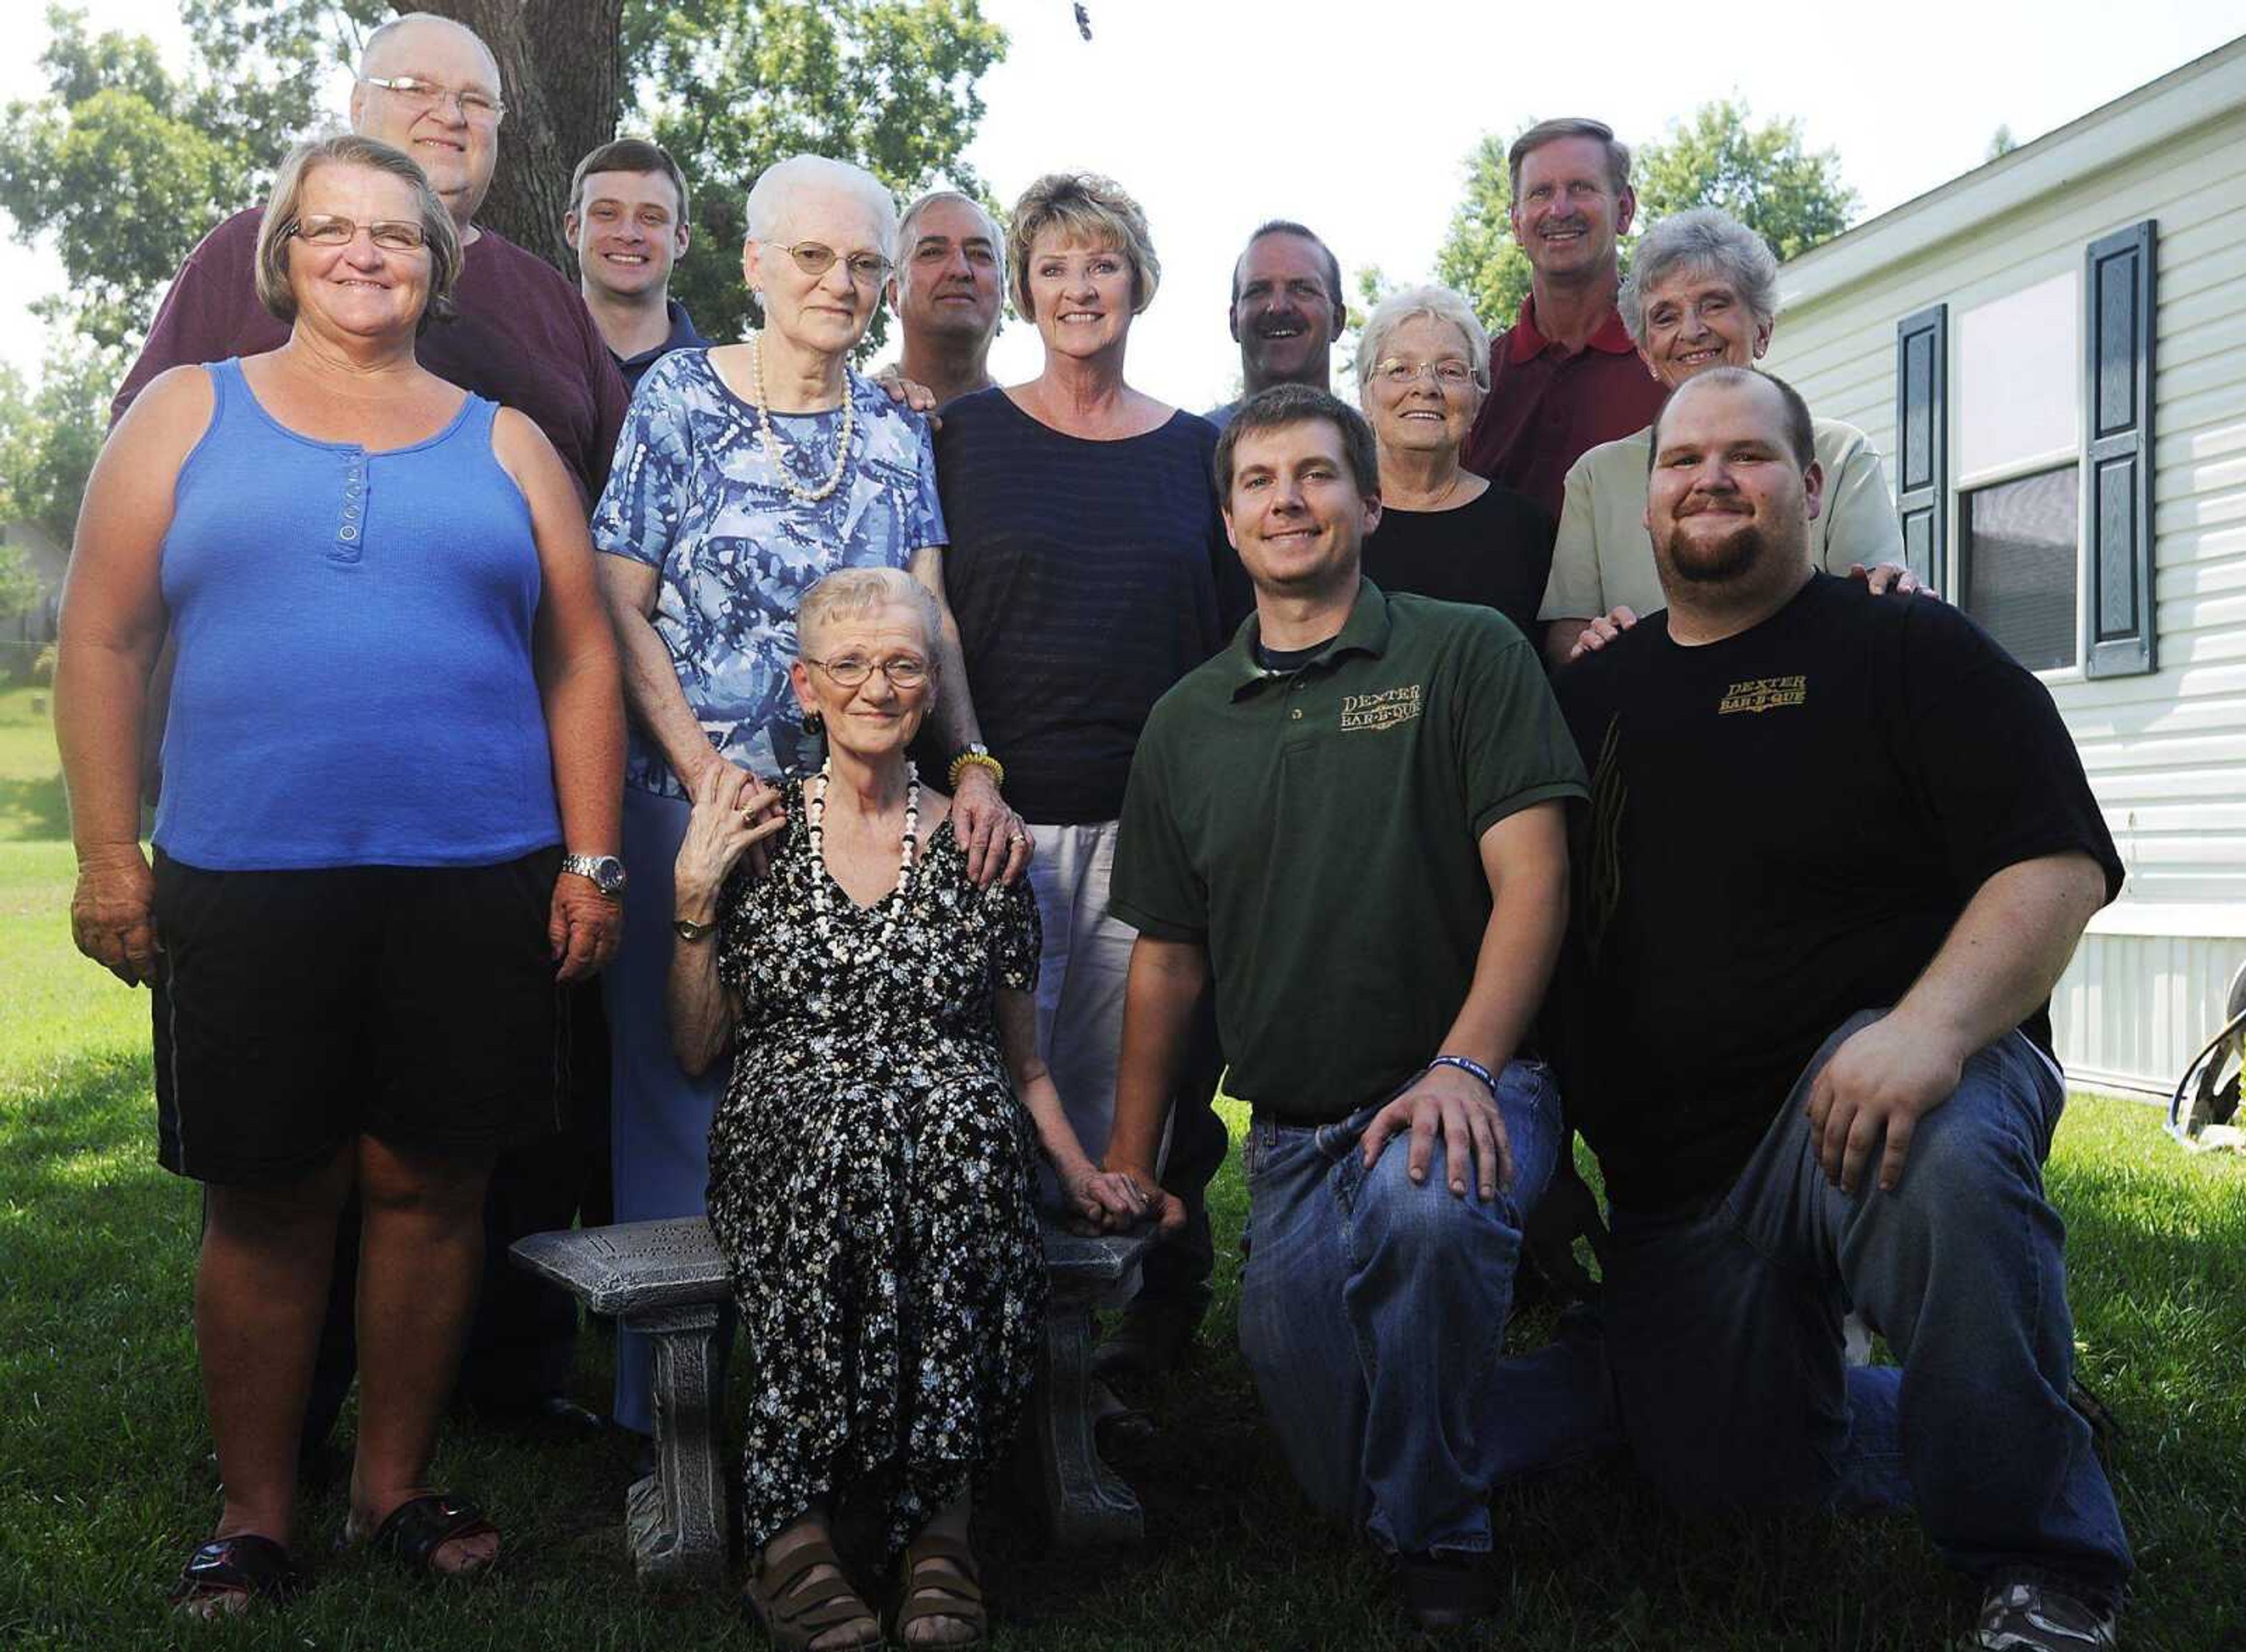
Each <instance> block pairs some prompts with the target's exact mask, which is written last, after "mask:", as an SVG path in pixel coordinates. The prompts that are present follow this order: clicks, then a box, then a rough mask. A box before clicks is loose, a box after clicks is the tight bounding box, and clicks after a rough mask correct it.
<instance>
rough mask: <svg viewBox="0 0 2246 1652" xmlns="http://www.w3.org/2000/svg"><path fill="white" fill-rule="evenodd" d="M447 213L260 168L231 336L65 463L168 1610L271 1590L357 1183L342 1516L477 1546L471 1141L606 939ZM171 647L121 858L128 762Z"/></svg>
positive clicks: (78, 693) (419, 1543)
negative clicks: (439, 1477)
mask: <svg viewBox="0 0 2246 1652" xmlns="http://www.w3.org/2000/svg"><path fill="white" fill-rule="evenodd" d="M459 261H460V248H459V239H458V232H457V231H456V230H455V229H454V228H453V224H452V221H451V219H450V218H449V216H448V215H447V214H446V210H445V207H444V205H443V203H442V202H441V201H439V198H438V197H437V195H436V194H434V192H433V191H432V189H431V188H430V187H429V185H428V183H427V181H426V180H425V179H424V178H423V176H422V174H421V172H420V170H419V167H416V165H415V164H414V163H413V161H412V160H410V159H408V158H407V157H406V156H405V154H403V153H400V152H398V150H395V149H392V148H391V147H389V146H387V145H385V144H381V143H378V142H375V141H373V140H372V139H364V138H358V137H344V138H336V139H327V140H325V141H323V142H319V143H315V144H309V145H306V146H303V147H302V148H300V149H299V150H297V151H296V153H294V154H293V155H291V156H290V157H289V160H288V161H287V162H285V163H284V164H283V166H282V171H281V175H280V177H279V178H278V180H276V183H275V186H274V196H273V201H272V204H271V206H270V207H269V209H268V211H267V212H266V214H265V217H264V220H263V224H262V229H261V232H260V236H259V243H258V255H257V288H258V295H259V296H260V298H261V299H262V300H263V301H264V303H265V304H266V306H267V307H268V308H269V309H270V310H272V312H273V313H274V314H275V315H276V316H279V317H280V318H281V319H282V320H283V321H286V322H289V323H291V329H292V330H291V332H290V336H289V342H288V343H285V344H283V345H282V347H281V348H280V349H278V350H273V351H271V352H269V353H268V354H265V355H262V356H253V357H248V358H247V359H237V360H232V361H226V362H221V363H217V364H213V365H211V366H209V367H207V368H206V367H179V368H174V369H173V370H172V371H169V372H167V373H165V374H164V375H163V376H162V377H160V378H158V379H157V380H156V381H155V382H154V383H153V384H151V385H150V386H149V388H148V389H147V391H146V392H145V393H144V394H143V395H141V397H140V398H139V399H138V400H137V401H136V402H135V403H134V405H133V409H132V411H130V412H129V413H128V414H127V415H126V418H125V419H124V420H123V421H122V422H121V423H120V424H119V426H118V428H117V430H116V432H115V433H114V435H113V436H112V438H111V440H110V442H109V445H108V446H107V448H106V449H105V451H104V452H103V453H102V456H101V460H100V462H99V465H98V466H96V467H95V470H94V474H93V478H92V482H91V484H90V485H89V486H88V489H87V493H86V499H85V509H84V512H83V514H82V515H81V518H80V520H79V529H78V545H77V547H76V551H75V553H74V554H73V556H72V559H71V575H70V600H69V602H68V603H67V605H66V607H65V615H64V622H63V635H62V643H61V649H60V656H59V660H58V666H57V670H56V724H57V732H58V736H59V738H60V740H61V744H62V752H63V763H64V768H65V772H66V774H67V776H68V778H69V784H70V790H71V804H72V822H71V829H72V834H73V836H74V837H75V839H76V840H77V847H78V866H79V874H78V891H77V894H76V896H75V897H74V899H73V901H72V903H71V919H72V924H73V928H74V930H75V934H76V938H77V941H78V946H79V948H80V949H81V950H83V951H85V953H86V954H87V955H89V956H91V957H92V958H94V959H96V960H97V961H98V962H101V963H102V964H104V965H105V966H107V967H108V968H109V969H111V970H112V971H113V972H114V973H116V974H117V975H118V976H120V977H122V978H123V979H124V980H126V981H127V982H133V983H135V984H139V983H146V984H147V985H149V986H150V987H151V988H153V996H154V1023H155V1046H156V1062H155V1065H156V1092H157V1106H158V1134H159V1156H160V1159H161V1161H162V1162H163V1164H164V1166H166V1168H167V1169H169V1170H172V1171H174V1172H175V1173H178V1174H180V1175H183V1176H189V1177H193V1178H195V1179H196V1180H200V1181H201V1182H203V1183H204V1185H205V1186H206V1188H207V1190H208V1202H207V1206H206V1209H207V1213H208V1220H207V1223H206V1227H205V1229H204V1234H203V1244H202V1253H201V1261H200V1264H199V1271H198V1274H197V1277H196V1290H195V1298H196V1308H195V1339H196V1344H197V1347H198V1349H200V1351H201V1358H202V1363H203V1386H204V1390H205V1392H206V1394H207V1395H208V1403H209V1406H210V1422H211V1433H212V1437H213V1438H214V1442H215V1443H216V1445H217V1447H218V1460H219V1472H220V1476H221V1479H222V1480H223V1482H224V1486H225V1507H224V1510H223V1512H222V1513H221V1517H220V1520H219V1526H218V1535H217V1536H216V1537H215V1538H214V1540H212V1541H211V1542H208V1543H206V1544H204V1545H203V1546H202V1547H201V1548H199V1549H197V1550H196V1551H195V1553H194V1556H193V1558H192V1559H191V1560H189V1561H188V1563H187V1567H186V1569H185V1571H184V1572H183V1573H182V1574H181V1576H180V1581H179V1585H178V1587H176V1588H175V1589H174V1593H173V1600H174V1602H175V1604H176V1605H178V1607H179V1608H180V1609H181V1610H183V1611H186V1612H190V1613H194V1614H196V1615H217V1614H220V1613H224V1612H232V1611H236V1610H240V1609H242V1608H244V1607H246V1606H248V1605H249V1604H250V1603H251V1602H253V1601H256V1600H259V1599H273V1598H277V1597H279V1596H282V1595H284V1594H287V1593H288V1592H289V1590H290V1589H291V1588H292V1587H294V1585H295V1583H296V1568H295V1567H294V1565H293V1564H292V1562H291V1561H290V1560H289V1549H288V1545H289V1533H290V1526H291V1523H292V1520H293V1518H294V1513H295V1510H294V1500H295V1488H296V1449H297V1436H298V1430H299V1426H300V1424H301V1420H302V1418H303V1412H304V1409H305V1399H306V1394H307V1390H308V1387H309V1384H310V1377H311V1370H312V1361H313V1350H314V1346H315V1343H316V1339H317V1336H318V1334H319V1329H320V1324H321V1320H322V1316H323V1309H324V1306H325V1302H326V1297H327V1291H328V1277H329V1268H330V1260H331V1258H332V1256H333V1254H334V1238H335V1230H336V1227H337V1221H338V1219H339V1215H340V1213H341V1211H342V1210H343V1207H344V1201H345V1200H346V1198H347V1196H348V1195H349V1194H350V1193H351V1191H352V1190H353V1189H354V1188H356V1189H357V1193H358V1194H359V1197H360V1201H361V1204H362V1207H363V1210H364V1216H363V1221H362V1226H361V1230H360V1240H359V1249H360V1256H361V1266H360V1274H359V1288H358V1326H357V1330H358V1357H359V1373H360V1390H359V1393H360V1415H359V1431H358V1441H357V1460H356V1462H355V1463H354V1465H353V1466H352V1471H351V1513H350V1518H349V1520H348V1523H347V1531H348V1533H350V1534H351V1535H352V1536H353V1537H356V1538H371V1540H372V1541H373V1543H374V1544H375V1545H376V1547H378V1548H381V1549H384V1550H385V1551H387V1552H389V1553H393V1554H395V1555H397V1556H398V1557H399V1558H400V1559H402V1560H405V1561H406V1562H407V1563H409V1564H411V1565H412V1566H415V1567H419V1568H422V1569H425V1570H427V1571H431V1572H439V1573H458V1572H466V1571H473V1570H475V1569H478V1568H480V1567H484V1566H487V1565H489V1564H490V1563H491V1562H492V1560H493V1559H494V1558H495V1557H496V1555H497V1553H498V1547H499V1534H498V1532H497V1530H496V1528H494V1527H493V1525H492V1524H491V1522H490V1521H489V1520H487V1519H485V1517H484V1515H483V1513H482V1512H481V1511H480V1510H479V1509H478V1508H477V1507H476V1506H475V1505H474V1504H473V1503H471V1502H468V1501H466V1499H459V1498H454V1497H451V1496H448V1495H446V1494H443V1493H439V1492H432V1490H431V1488H430V1486H429V1485H428V1481H427V1475H428V1472H429V1462H430V1456H431V1452H432V1449H433V1446H434V1445H435V1439H436V1430H437V1422H438V1417H439V1411H440V1410H441V1408H442V1406H443V1404H444V1402H445V1399H446V1396H447V1394H448V1393H449V1391H450V1390H451V1388H452V1385H453V1376H454V1372H455V1370H456V1368H457V1366H458V1364H459V1351H460V1346H461V1343H462V1340H463V1337H464V1336H465V1334H466V1327H467V1322H468V1315H469V1312H470V1309H472V1307H473V1302H474V1298H475V1292H476V1284H477V1280H478V1277H479V1274H480V1263H481V1258H482V1249H483V1227H482V1220H481V1210H482V1205H483V1194H484V1186H485V1181H486V1179H487V1176H488V1174H489V1171H490V1166H491V1164H492V1161H493V1158H494V1157H495V1156H496V1155H497V1153H498V1152H499V1151H500V1149H501V1148H503V1147H506V1146H510V1145H513V1144H514V1143H516V1142H519V1141H522V1140H526V1139H530V1138H532V1137H534V1136H535V1135H537V1134H540V1133H542V1132H547V1131H550V1130H551V1129H552V1128H553V1126H554V1109H555V1056H556V1036H557V1030H556V1026H555V982H556V981H557V980H559V981H562V982H568V981H572V980H577V979H582V978H583V977H585V976H589V975H590V974H592V972H593V971H595V970H596V969H598V968H599V967H600V966H601V964H602V962H605V961H606V959H607V958H608V956H609V954H610V953H611V952H612V951H613V950H614V948H615V946H616V935H617V931H618V928H619V924H620V910H619V907H618V904H617V900H616V896H617V894H620V889H618V888H617V887H615V880H616V874H617V871H618V868H617V865H616V860H615V858H614V857H615V854H616V845H617V819H616V816H617V794H618V791H619V788H620V786H621V785H622V779H623V709H622V702H621V697H620V685H619V681H618V676H617V668H616V649H615V642H614V637H613V634H612V633H611V632H610V630H609V625H608V622H607V616H606V614H605V612H604V611H603V609H602V605H601V602H600V597H599V593H598V589H597V586H596V581H595V577H594V574H593V559H592V549H591V546H590V543H589V540H588V539H587V536H586V531H585V519H584V514H583V512H582V508H581V507H580V506H579V505H578V503H577V498H576V493H575V488H574V486H573V485H572V483H571V481H570V479H569V476H568V472H567V471H566V470H565V469H564V468H563V466H562V465H561V460H560V459H557V458H556V457H555V452H554V450H553V448H552V447H551V446H550V445H548V443H547V440H546V438H545V437H544V436H542V435H541V433H540V432H539V430H538V427H537V426H536V425H534V424H532V423H531V422H530V421H529V420H528V419H527V418H524V417H523V416H522V415H521V414H520V413H516V412H514V411H508V410H505V409H502V408H500V407H499V406H497V405H495V404H493V403H491V402H488V401H485V400H483V399H482V398H479V397H475V396H471V395H468V394H466V393H465V392H463V391H460V390H459V389H457V388H455V387H454V386H453V385H451V384H446V383H445V382H444V381H443V380H442V379H439V378H438V377H435V376H434V375H432V374H431V373H429V372H427V371H425V370H424V369H423V368H422V367H421V366H420V365H419V364H418V363H417V361H416V360H415V357H414V339H415V337H416V334H417V331H418V330H419V326H420V325H421V323H422V322H423V320H424V317H425V316H427V315H431V314H434V315H438V316H441V315H442V314H444V313H445V309H446V293H447V290H448V289H449V288H450V286H451V284H452V282H453V276H454V275H456V274H457V272H458V270H459ZM167 629H169V631H170V632H171V634H172V636H173V637H174V642H175V644H176V647H177V651H178V667H177V674H176V676H175V678H174V686H173V690H172V704H171V714H170V720H169V723H168V725H167V729H166V732H165V738H164V768H165V781H166V784H165V787H164V795H163V802H162V806H161V808H160V812H159V813H158V815H157V819H156V829H155V846H156V864H155V867H154V869H153V872H152V870H151V868H150V867H149V864H148V862H147V861H146V860H144V859H143V858H142V854H141V850H140V844H139V842H138V832H139V800H138V787H137V779H138V775H137V766H138V765H137V760H136V753H137V752H138V751H139V750H140V731H141V725H142V722H143V719H144V716H145V713H146V690H147V682H148V676H149V671H150V669H151V667H152V666H153V663H154V660H155V656H156V653H157V649H158V648H159V646H160V643H161V642H162V641H163V639H164V636H165V633H166V631H167Z"/></svg>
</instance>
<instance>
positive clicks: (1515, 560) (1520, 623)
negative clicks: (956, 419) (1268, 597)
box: [946, 482, 1558, 642]
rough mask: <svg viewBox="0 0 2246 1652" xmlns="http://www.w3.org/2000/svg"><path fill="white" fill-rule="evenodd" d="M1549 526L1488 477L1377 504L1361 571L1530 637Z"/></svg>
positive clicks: (1391, 587) (1387, 587) (1548, 563)
mask: <svg viewBox="0 0 2246 1652" xmlns="http://www.w3.org/2000/svg"><path fill="white" fill-rule="evenodd" d="M946 508H947V509H948V508H949V501H948V500H947V501H946ZM1557 531H1558V530H1557V529H1556V528H1555V527H1554V525H1553V521H1552V519H1551V518H1550V517H1548V516H1547V515H1546V514H1545V513H1543V512H1542V510H1541V509H1539V508H1538V507H1537V506H1535V504H1533V503H1531V502H1530V501H1529V500H1527V499H1525V498H1523V497H1522V496H1521V494H1519V493H1514V491H1513V490H1512V489H1511V488H1509V487H1503V486H1499V485H1498V484H1497V483H1495V482H1492V483H1491V484H1490V485H1489V487H1488V489H1487V492H1485V493H1482V494H1480V496H1479V497H1478V498H1475V499H1474V500H1469V501H1467V503H1466V504H1464V505H1461V506H1459V507H1458V508H1457V509H1456V510H1453V511H1398V510H1385V509H1384V510H1383V511H1382V512H1381V513H1380V526H1379V527H1378V528H1376V529H1374V530H1373V534H1372V536H1371V538H1370V539H1368V540H1365V578H1367V579H1369V580H1371V581H1372V582H1373V583H1374V584H1375V585H1378V587H1379V588H1381V589H1382V590H1384V591H1391V592H1394V591H1410V592H1412V593H1413V594H1414V595H1419V596H1432V597H1433V598H1435V599H1436V600H1437V601H1438V602H1474V603H1479V604H1480V606H1481V607H1483V608H1495V609H1496V610H1497V611H1498V612H1499V613H1501V614H1502V615H1505V617H1506V618H1507V619H1508V620H1511V621H1512V622H1514V625H1515V626H1517V627H1519V628H1520V630H1521V635H1522V636H1526V637H1528V639H1529V640H1530V641H1531V642H1534V641H1535V637H1536V634H1537V631H1538V629H1540V628H1539V627H1538V625H1537V622H1536V610H1537V608H1539V607H1541V606H1542V603H1543V601H1544V584H1545V581H1546V579H1547V578H1548V576H1549V575H1550V574H1551V572H1552V539H1553V535H1554V534H1555V533H1556V532H1557Z"/></svg>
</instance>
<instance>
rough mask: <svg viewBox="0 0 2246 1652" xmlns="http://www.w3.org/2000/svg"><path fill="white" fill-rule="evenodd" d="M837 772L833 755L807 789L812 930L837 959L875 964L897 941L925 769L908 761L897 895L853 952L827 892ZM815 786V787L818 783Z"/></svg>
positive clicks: (917, 835)
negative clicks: (830, 785)
mask: <svg viewBox="0 0 2246 1652" xmlns="http://www.w3.org/2000/svg"><path fill="white" fill-rule="evenodd" d="M833 774H834V758H831V757H830V758H827V761H826V762H824V763H822V764H820V765H819V772H818V773H817V774H816V775H815V776H813V786H815V788H816V789H815V790H814V789H813V786H807V787H806V788H805V797H804V808H803V813H804V820H805V824H806V826H807V827H808V829H809V831H810V833H811V862H812V865H811V928H812V931H813V934H815V935H817V936H818V937H819V942H820V945H821V946H822V947H824V948H826V949H827V953H828V954H829V955H831V956H832V957H833V958H834V962H837V963H873V962H875V961H877V960H878V959H880V958H881V956H882V955H885V954H886V953H887V952H888V950H889V943H890V942H892V941H894V940H895V939H896V934H897V914H898V912H899V911H900V910H902V908H903V907H904V904H905V901H904V897H905V895H906V894H907V892H908V891H909V890H910V889H911V887H912V873H913V846H914V845H915V843H917V842H918V841H919V840H920V770H919V769H918V768H916V767H915V766H914V765H913V764H911V763H910V762H907V763H906V765H905V835H904V844H903V846H902V849H901V850H900V851H899V853H898V855H897V887H896V895H897V898H896V899H895V900H894V901H890V902H889V909H888V912H887V913H886V914H884V915H883V917H882V919H881V928H879V929H878V930H876V931H875V933H874V935H873V936H872V937H871V938H870V939H869V940H868V942H867V943H866V945H865V946H864V947H863V948H861V949H859V950H857V951H855V952H853V951H852V950H851V948H850V946H849V944H848V943H847V942H845V941H844V940H843V939H842V937H841V936H840V935H836V934H835V933H834V903H833V901H831V900H830V899H829V897H828V895H827V883H828V881H829V880H830V879H831V877H832V874H830V873H829V872H828V871H827V859H826V852H825V849H824V847H823V846H824V844H825V842H826V832H825V827H826V822H827V781H828V780H829V779H830V778H832V776H833Z"/></svg>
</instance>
